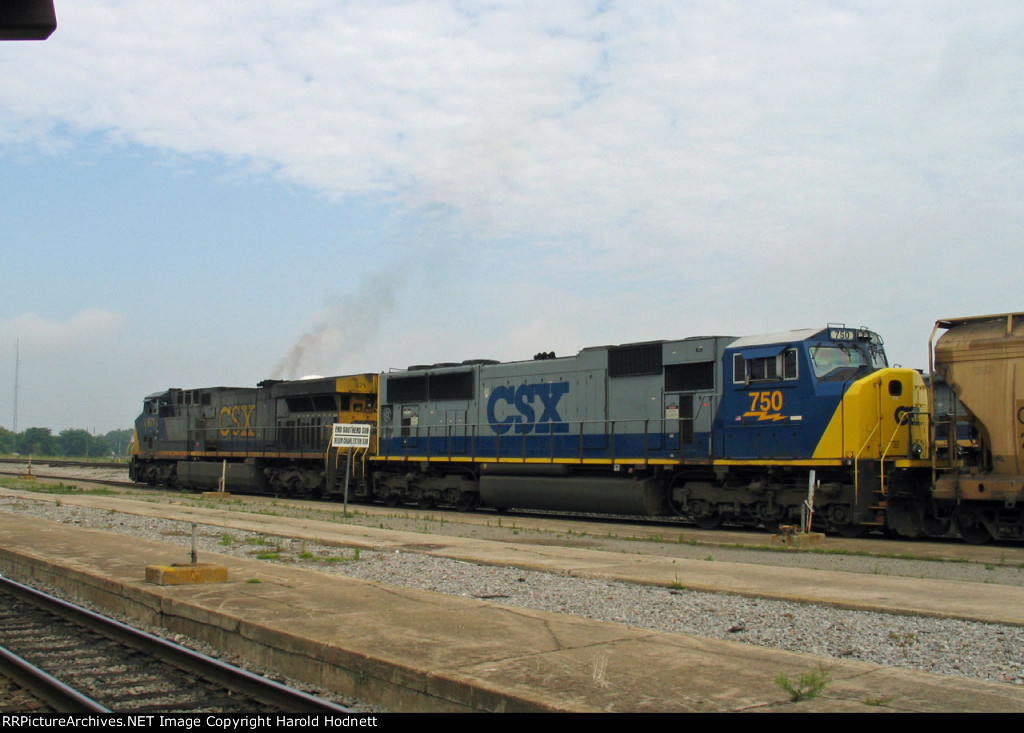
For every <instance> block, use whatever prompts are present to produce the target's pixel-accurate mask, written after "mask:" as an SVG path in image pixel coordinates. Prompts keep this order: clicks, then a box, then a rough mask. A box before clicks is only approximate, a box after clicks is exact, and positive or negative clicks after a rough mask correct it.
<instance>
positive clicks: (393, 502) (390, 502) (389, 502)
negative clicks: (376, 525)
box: [381, 493, 402, 506]
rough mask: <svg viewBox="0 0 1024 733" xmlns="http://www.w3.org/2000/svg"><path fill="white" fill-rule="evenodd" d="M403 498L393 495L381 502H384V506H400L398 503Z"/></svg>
mask: <svg viewBox="0 0 1024 733" xmlns="http://www.w3.org/2000/svg"><path fill="white" fill-rule="evenodd" d="M401 498H402V497H400V496H399V495H398V494H396V493H391V494H388V495H387V496H385V497H384V498H383V499H381V501H383V502H384V506H398V502H399V501H400V500H401Z"/></svg>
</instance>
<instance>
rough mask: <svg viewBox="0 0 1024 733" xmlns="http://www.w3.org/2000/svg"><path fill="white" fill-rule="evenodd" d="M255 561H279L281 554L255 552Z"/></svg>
mask: <svg viewBox="0 0 1024 733" xmlns="http://www.w3.org/2000/svg"><path fill="white" fill-rule="evenodd" d="M256 559H257V560H280V559H281V553H280V552H257V553H256Z"/></svg>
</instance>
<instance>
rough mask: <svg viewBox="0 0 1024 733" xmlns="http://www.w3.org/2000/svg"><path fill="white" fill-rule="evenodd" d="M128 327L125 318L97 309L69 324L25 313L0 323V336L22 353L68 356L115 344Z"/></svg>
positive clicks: (0, 320)
mask: <svg viewBox="0 0 1024 733" xmlns="http://www.w3.org/2000/svg"><path fill="white" fill-rule="evenodd" d="M126 323H127V318H126V317H125V315H124V314H122V313H113V312H111V311H106V310H101V309H98V308H90V309H86V310H83V311H79V312H78V313H75V314H74V315H73V316H71V317H70V318H68V319H67V320H66V321H56V320H53V319H50V318H45V317H43V316H40V315H37V314H35V313H22V314H20V315H18V316H14V317H11V318H4V319H0V334H3V336H2V338H4V340H7V341H11V342H13V341H15V340H18V341H19V342H20V345H21V348H22V349H23V350H26V351H27V350H31V351H32V352H33V353H35V354H37V355H61V356H69V355H73V354H75V353H76V352H80V351H82V350H88V351H90V352H92V351H94V350H96V349H97V348H100V347H103V346H104V345H106V344H109V343H111V342H113V341H114V340H115V339H116V337H117V336H118V335H119V334H120V333H121V332H122V331H123V329H124V327H125V325H126Z"/></svg>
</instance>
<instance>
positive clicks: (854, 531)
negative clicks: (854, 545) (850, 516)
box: [836, 524, 868, 539]
mask: <svg viewBox="0 0 1024 733" xmlns="http://www.w3.org/2000/svg"><path fill="white" fill-rule="evenodd" d="M836 533H837V534H838V535H839V536H840V537H846V538H847V539H853V538H854V537H863V536H864V535H866V534H867V533H868V528H867V526H866V525H864V524H840V525H839V526H837V527H836Z"/></svg>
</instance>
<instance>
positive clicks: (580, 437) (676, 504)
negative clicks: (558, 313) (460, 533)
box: [374, 327, 928, 533]
mask: <svg viewBox="0 0 1024 733" xmlns="http://www.w3.org/2000/svg"><path fill="white" fill-rule="evenodd" d="M538 356H540V357H548V358H537V359H534V360H533V361H527V362H513V363H506V364H498V363H489V362H476V363H466V364H459V365H451V364H445V365H436V366H432V367H418V368H413V369H410V370H407V371H400V372H391V373H388V374H385V375H382V377H381V383H380V405H381V410H380V417H379V424H378V435H379V443H378V447H377V455H376V459H375V463H376V465H378V466H379V467H380V468H379V470H375V473H374V485H375V493H376V495H378V496H379V497H381V498H383V499H384V500H385V501H390V502H392V503H396V502H404V501H415V502H417V503H420V504H421V505H424V506H426V505H429V504H430V503H431V502H442V503H461V504H462V505H463V506H469V505H472V504H473V503H476V502H479V503H482V504H484V505H487V506H493V507H499V508H505V507H518V508H536V509H578V510H580V509H581V510H589V511H596V512H604V513H619V514H652V515H657V514H664V513H668V512H670V511H674V512H675V513H678V514H681V515H684V516H689V517H692V518H693V519H694V520H696V521H697V522H698V523H699V524H701V525H702V526H705V527H713V526H715V525H717V524H719V523H720V522H722V521H723V520H729V521H731V522H740V523H750V524H756V523H764V524H768V525H774V524H778V523H780V522H789V521H794V520H796V519H798V518H799V515H800V507H801V504H802V503H803V501H804V499H805V498H806V495H807V491H808V486H809V482H811V481H812V480H813V482H814V483H813V486H814V488H815V489H816V491H817V494H818V499H817V502H816V503H817V506H818V507H819V510H820V512H821V514H820V516H821V518H822V519H824V520H826V521H827V522H828V523H830V524H832V525H834V526H836V527H837V528H839V529H840V530H841V531H844V532H846V533H857V532H861V531H864V530H865V529H867V528H869V527H870V526H872V525H878V526H881V525H882V524H884V521H885V517H884V510H885V490H886V480H887V475H888V474H892V473H893V472H896V471H900V470H904V469H906V468H907V467H910V466H925V465H927V458H928V455H927V445H928V436H927V424H926V422H924V421H923V420H921V419H920V417H919V416H920V415H921V414H922V413H925V412H926V399H927V396H926V392H925V389H924V382H923V379H922V378H921V376H920V374H918V373H917V372H915V371H913V370H910V369H891V368H889V367H888V365H887V362H886V357H885V352H884V349H883V346H882V341H881V339H880V338H879V337H878V335H877V334H875V333H873V332H870V331H866V330H863V329H849V328H845V327H829V328H826V329H823V330H822V329H809V330H803V331H790V332H785V333H778V334H771V335H768V336H759V337H748V338H740V339H736V338H732V337H721V336H715V337H702V338H690V339H684V340H681V341H659V342H651V343H640V344H626V345H621V346H602V347H595V348H588V349H584V350H583V351H581V352H579V353H578V354H577V355H575V356H570V357H563V358H550V357H551V356H552V355H550V354H542V355H538ZM396 466H400V467H401V468H400V470H395V467H396ZM812 471H813V472H814V474H813V476H814V478H813V479H812V478H811V477H812V474H811V472H812ZM453 500H454V502H453Z"/></svg>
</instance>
